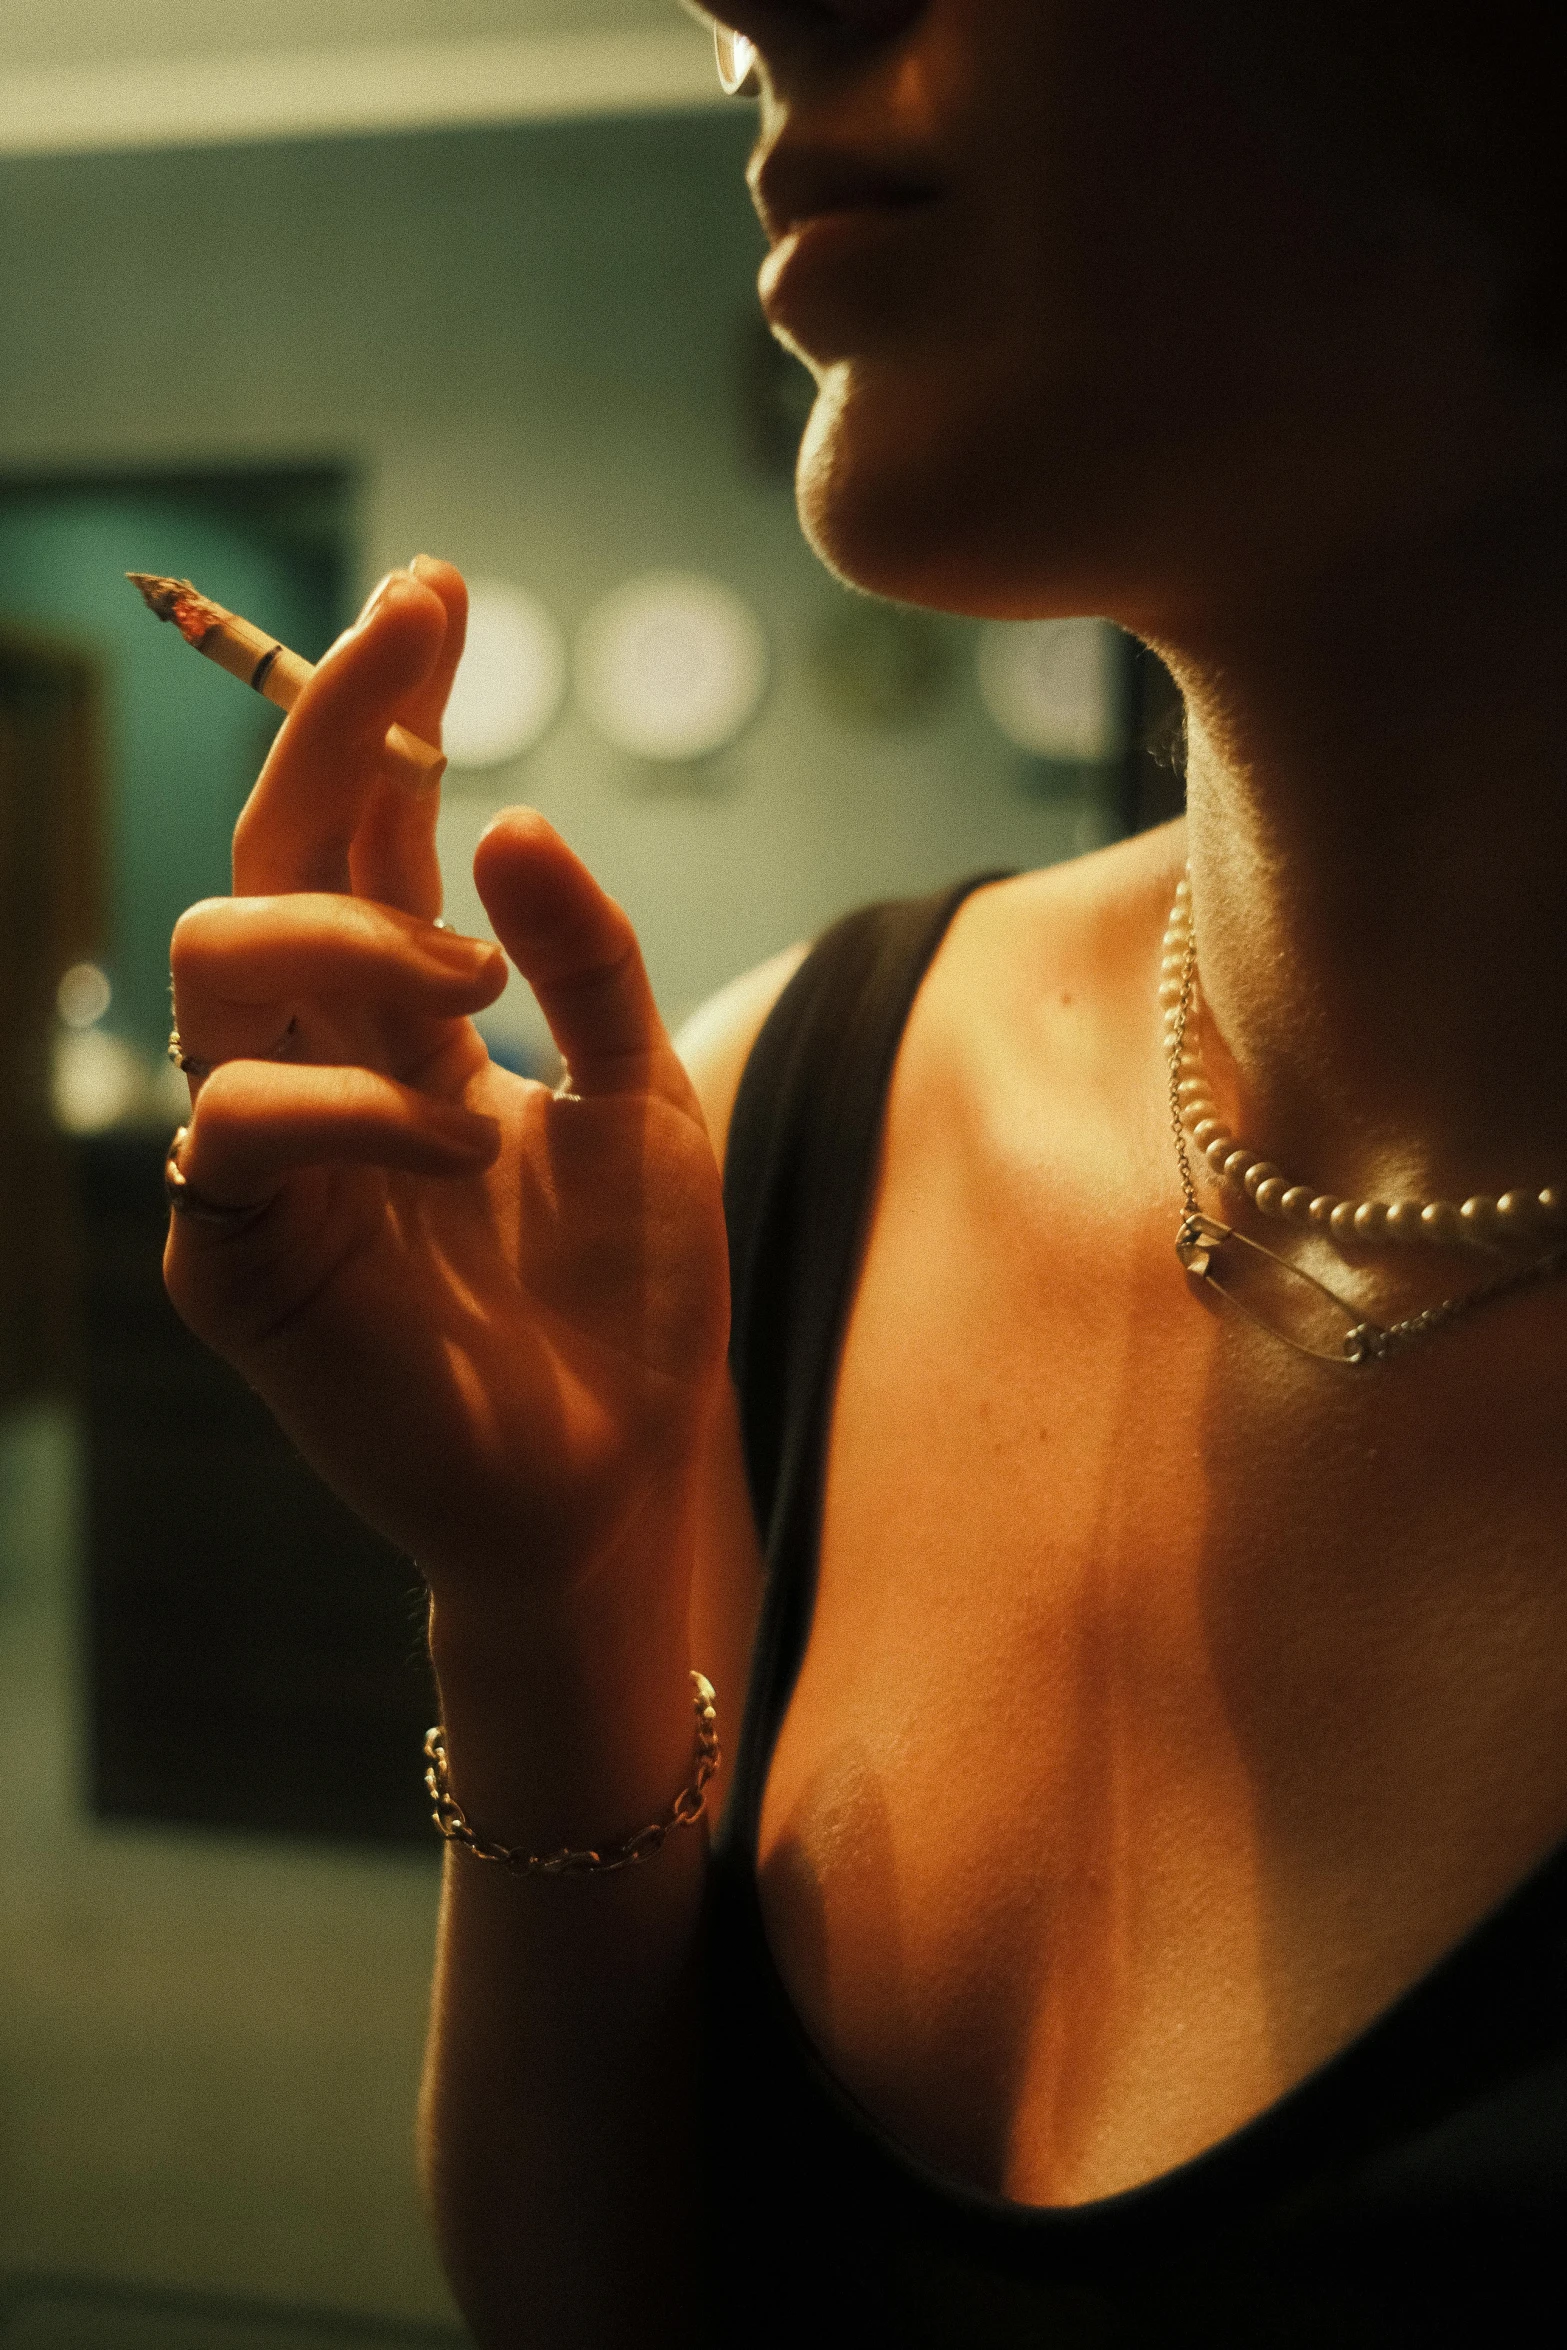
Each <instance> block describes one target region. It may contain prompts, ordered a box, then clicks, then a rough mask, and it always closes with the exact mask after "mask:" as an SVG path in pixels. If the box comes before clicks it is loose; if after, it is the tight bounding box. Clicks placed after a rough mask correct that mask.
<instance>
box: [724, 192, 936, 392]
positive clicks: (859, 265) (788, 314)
mask: <svg viewBox="0 0 1567 2350" xmlns="http://www.w3.org/2000/svg"><path fill="white" fill-rule="evenodd" d="M932 203H933V197H932V196H931V195H930V194H929V193H928V192H925V191H921V192H920V193H918V194H910V193H906V192H904V191H902V190H900V191H898V192H897V193H892V192H888V191H883V192H879V193H861V194H856V195H855V196H854V197H853V198H852V199H849V200H846V201H844V202H841V203H838V204H835V205H833V206H832V207H831V208H830V209H825V210H821V211H814V212H808V213H805V214H803V215H801V216H799V217H797V218H795V219H793V220H792V221H790V222H789V224H788V225H787V227H784V228H783V229H782V230H781V231H780V232H779V233H778V234H777V235H776V237H775V240H774V243H773V248H772V251H771V252H770V253H769V254H768V256H767V258H766V260H765V261H764V262H763V263H762V267H761V273H760V275H759V277H758V280H757V289H758V292H759V294H760V296H761V304H762V311H763V314H764V316H765V317H766V319H767V321H768V323H769V325H771V326H774V327H781V328H782V329H783V330H784V331H785V332H786V333H787V334H788V335H789V337H790V339H791V340H792V341H797V342H798V343H799V344H800V346H801V348H802V350H804V351H806V352H809V353H811V354H813V355H819V356H821V357H823V358H827V357H830V356H832V355H833V353H834V350H835V349H836V348H837V347H838V346H839V345H840V344H841V343H842V342H843V341H844V339H845V337H847V339H848V341H849V343H851V344H852V342H853V340H854V328H855V322H856V319H857V318H858V319H859V320H861V321H862V322H863V323H865V324H867V325H868V324H869V323H870V319H871V316H872V314H873V313H874V312H876V311H878V310H879V309H881V308H882V307H883V306H884V305H885V302H886V300H887V298H888V297H889V295H890V294H891V292H892V289H893V282H894V280H895V279H896V277H897V275H898V263H899V260H900V259H901V258H902V257H903V256H904V255H906V254H907V253H908V251H909V248H910V247H911V245H912V244H913V243H914V242H915V241H916V238H915V232H916V231H917V229H918V228H919V227H920V226H921V225H923V222H924V220H925V218H926V216H927V215H928V214H929V212H930V209H931V206H932Z"/></svg>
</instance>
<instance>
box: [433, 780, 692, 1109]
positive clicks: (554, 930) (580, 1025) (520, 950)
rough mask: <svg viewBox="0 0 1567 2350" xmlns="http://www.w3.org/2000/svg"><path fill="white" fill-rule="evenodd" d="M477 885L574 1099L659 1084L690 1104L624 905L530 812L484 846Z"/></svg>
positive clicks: (504, 818) (497, 828)
mask: <svg viewBox="0 0 1567 2350" xmlns="http://www.w3.org/2000/svg"><path fill="white" fill-rule="evenodd" d="M473 874H474V880H475V882H476V883H477V885H478V890H479V895H480V897H481V898H482V899H483V901H484V907H485V911H486V913H487V914H488V915H489V917H490V920H491V921H492V922H493V923H494V925H495V930H496V935H497V936H498V937H499V939H500V941H501V944H502V945H503V946H504V947H505V949H506V951H507V953H508V954H509V955H510V956H511V959H512V961H513V962H514V963H515V964H516V966H517V968H518V970H519V971H520V972H521V973H522V975H523V977H524V978H525V979H526V980H527V982H528V984H529V986H530V987H531V988H532V989H533V992H534V994H535V995H536V996H537V997H538V1000H539V1009H540V1010H541V1011H542V1012H543V1014H544V1017H545V1019H546V1020H547V1021H548V1022H549V1028H550V1034H551V1035H552V1036H553V1037H554V1039H555V1042H556V1044H557V1045H558V1046H559V1047H560V1052H561V1057H562V1059H563V1060H564V1061H565V1064H566V1068H567V1071H568V1073H569V1078H570V1083H571V1087H572V1090H573V1091H574V1092H576V1093H581V1094H589V1093H616V1092H622V1091H624V1090H626V1089H627V1088H628V1087H636V1086H653V1087H656V1088H658V1089H659V1090H667V1091H668V1092H669V1093H670V1095H671V1096H672V1097H674V1096H676V1095H678V1096H679V1097H680V1098H682V1099H683V1098H684V1095H685V1088H684V1086H683V1083H682V1082H681V1081H680V1079H679V1078H678V1075H677V1072H678V1067H679V1065H678V1063H676V1062H675V1059H674V1055H673V1052H672V1051H671V1049H670V1046H669V1040H668V1037H667V1035H666V1034H665V1030H664V1024H663V1021H662V1020H661V1019H660V1018H659V1014H658V1007H657V1005H656V1004H655V1002H654V1000H653V991H652V989H651V987H650V986H649V985H648V979H647V973H646V971H645V970H644V969H643V967H642V955H641V951H640V949H639V948H638V946H637V941H636V934H635V932H634V931H633V930H632V927H631V924H630V922H629V921H628V920H627V918H626V916H625V914H624V913H623V912H622V910H621V908H620V907H619V906H617V905H616V904H615V901H614V900H613V898H610V897H606V895H605V894H604V892H603V890H601V889H600V888H599V885H598V883H597V882H596V881H595V880H594V878H593V876H592V874H591V873H590V872H589V871H588V869H587V867H586V866H585V865H584V864H583V863H582V861H581V859H580V858H578V857H575V856H573V854H572V852H571V850H570V849H568V848H567V846H566V844H565V842H564V841H563V840H562V839H561V837H560V835H559V833H557V832H556V831H555V830H554V829H553V827H552V826H550V825H549V824H547V823H546V822H545V820H544V818H543V817H542V816H540V815H538V814H537V813H536V812H535V811H534V810H533V809H531V808H510V809H508V810H507V811H506V812H505V814H504V815H501V816H498V817H497V818H496V820H495V822H494V823H493V824H492V825H491V826H490V827H489V829H488V831H487V832H485V833H484V834H483V836H482V837H481V839H480V842H479V846H478V849H477V851H476V852H475V855H474V861H473Z"/></svg>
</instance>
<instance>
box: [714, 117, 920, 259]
mask: <svg viewBox="0 0 1567 2350" xmlns="http://www.w3.org/2000/svg"><path fill="white" fill-rule="evenodd" d="M747 176H748V178H749V180H750V183H751V196H752V200H753V202H754V203H755V205H756V209H757V211H758V212H759V213H760V214H761V216H762V226H763V227H764V228H765V229H766V231H767V234H768V236H769V237H770V238H771V239H772V242H773V243H774V244H775V245H776V244H777V243H778V241H779V239H780V238H781V237H786V236H787V235H788V234H789V231H790V230H791V229H793V228H798V227H799V225H800V223H801V222H802V221H805V220H816V219H819V218H820V217H821V215H822V214H823V213H827V212H853V211H857V210H859V209H860V207H861V206H864V205H879V204H885V205H896V204H917V203H920V202H921V201H922V200H924V199H926V198H928V197H931V196H934V195H935V193H936V189H935V186H934V184H933V183H932V181H931V178H930V175H929V173H928V172H925V171H922V170H921V169H920V168H919V166H918V165H917V164H914V163H908V162H902V161H897V160H892V159H886V158H879V157H874V156H867V155H851V154H847V153H845V152H843V151H841V150H839V149H836V148H830V147H791V146H789V145H788V144H787V143H786V142H780V143H779V144H777V145H776V146H773V147H770V148H768V149H767V150H766V151H765V152H764V153H763V154H762V155H760V156H759V157H758V158H757V160H756V161H755V162H754V163H753V164H752V166H751V169H750V172H749V173H748V175H747Z"/></svg>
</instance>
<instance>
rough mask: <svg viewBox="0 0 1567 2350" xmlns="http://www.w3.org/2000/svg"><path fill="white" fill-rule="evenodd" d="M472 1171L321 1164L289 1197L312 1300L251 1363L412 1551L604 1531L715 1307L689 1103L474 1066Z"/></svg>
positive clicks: (713, 1195)
mask: <svg viewBox="0 0 1567 2350" xmlns="http://www.w3.org/2000/svg"><path fill="white" fill-rule="evenodd" d="M467 1091H468V1096H469V1098H470V1100H474V1099H475V1097H477V1100H478V1101H479V1102H482V1103H483V1105H484V1107H485V1108H486V1109H487V1110H489V1111H490V1113H491V1114H492V1115H495V1116H497V1117H498V1118H499V1119H500V1121H501V1125H502V1131H503V1136H504V1140H503V1143H502V1148H501V1153H500V1156H499V1157H498V1159H497V1160H496V1162H495V1164H494V1165H493V1166H492V1167H491V1168H489V1169H488V1170H487V1171H486V1172H485V1173H484V1174H482V1175H479V1176H476V1177H474V1178H472V1179H470V1180H467V1181H461V1182H453V1181H438V1182H430V1181H426V1180H421V1179H420V1178H417V1177H410V1176H405V1175H391V1176H386V1175H383V1174H381V1173H379V1172H378V1171H373V1170H363V1169H347V1170H331V1169H324V1170H315V1171H312V1173H311V1174H310V1175H309V1176H308V1177H306V1178H302V1179H300V1180H299V1182H298V1183H297V1185H296V1187H295V1190H296V1197H294V1198H293V1199H292V1200H291V1201H290V1202H289V1203H288V1214H289V1221H290V1223H291V1224H292V1225H293V1228H294V1233H295V1240H294V1245H293V1246H292V1248H290V1249H289V1251H288V1252H287V1262H288V1281H289V1286H290V1288H291V1289H292V1290H294V1291H295V1292H296V1294H297V1296H298V1298H299V1300H300V1301H301V1302H300V1303H299V1305H298V1306H297V1308H295V1309H294V1310H293V1311H289V1310H288V1308H287V1306H286V1305H285V1303H284V1301H283V1300H282V1299H274V1300H272V1301H271V1303H272V1305H273V1307H274V1309H275V1308H278V1307H282V1309H283V1311H282V1314H281V1316H280V1318H278V1319H277V1320H276V1321H275V1322H274V1326H273V1328H272V1330H271V1332H270V1334H268V1335H265V1336H262V1335H261V1334H260V1333H258V1335H257V1340H256V1343H255V1347H254V1352H253V1353H250V1351H249V1350H248V1349H247V1353H248V1354H249V1359H248V1360H247V1361H246V1362H245V1364H244V1368H245V1369H246V1371H247V1374H248V1375H249V1376H250V1377H251V1378H252V1379H253V1380H254V1381H255V1384H256V1385H257V1386H258V1388H260V1390H261V1392H262V1393H263V1394H264V1395H266V1396H267V1398H268V1400H269V1401H270V1402H271V1403H272V1404H273V1406H274V1409H276V1410H277V1412H278V1414H279V1416H280V1417H281V1418H282V1419H283V1420H284V1422H285V1424H286V1425H288V1426H289V1427H290V1430H291V1432H292V1433H293V1434H294V1435H295V1437H296V1440H297V1441H299V1443H300V1444H301V1447H302V1449H303V1450H304V1451H305V1452H306V1453H307V1455H308V1456H309V1457H310V1458H312V1460H313V1461H314V1462H315V1464H316V1466H317V1467H318V1468H319V1469H320V1471H321V1472H322V1474H323V1475H324V1476H325V1477H326V1478H327V1480H328V1481H329V1482H330V1483H332V1484H333V1485H335V1486H336V1487H337V1488H338V1489H339V1490H340V1491H341V1492H342V1493H343V1494H344V1496H345V1498H346V1499H347V1500H349V1501H350V1502H352V1503H353V1504H354V1506H355V1507H356V1508H358V1509H359V1510H360V1511H361V1512H362V1513H363V1514H364V1515H366V1516H367V1517H369V1518H371V1519H372V1520H373V1521H374V1522H375V1523H376V1524H378V1525H379V1526H381V1528H382V1529H383V1531H384V1532H386V1533H387V1534H389V1535H390V1536H391V1537H392V1538H393V1539H394V1540H395V1541H397V1542H398V1543H400V1544H401V1545H402V1546H403V1547H405V1548H407V1549H408V1550H409V1551H411V1552H412V1553H413V1554H414V1555H416V1556H420V1555H424V1556H428V1555H431V1554H432V1553H433V1552H435V1551H436V1550H437V1549H439V1550H440V1551H442V1552H443V1553H445V1554H452V1553H453V1552H457V1553H461V1554H465V1555H466V1554H470V1553H471V1554H473V1555H493V1554H494V1552H495V1549H496V1538H497V1532H498V1530H502V1529H505V1530H508V1531H509V1535H510V1538H511V1540H512V1541H513V1542H514V1543H515V1545H516V1548H517V1550H518V1552H519V1555H520V1556H522V1557H524V1558H525V1559H526V1562H527V1564H528V1566H529V1568H530V1569H533V1570H542V1569H544V1568H545V1567H546V1566H547V1565H548V1563H549V1561H550V1559H551V1557H552V1556H553V1554H554V1553H556V1552H557V1551H558V1550H559V1549H561V1548H562V1547H566V1548H569V1549H570V1550H572V1551H574V1552H579V1551H580V1550H581V1548H582V1547H583V1546H584V1545H586V1546H588V1547H590V1548H594V1549H597V1548H599V1547H600V1546H601V1544H602V1543H603V1541H604V1540H605V1539H606V1538H607V1536H608V1534H609V1532H610V1531H611V1530H610V1529H609V1528H608V1527H607V1526H604V1525H602V1524H595V1520H597V1519H599V1518H601V1517H602V1515H603V1514H604V1513H605V1512H606V1511H609V1510H612V1508H613V1506H614V1501H613V1497H614V1496H615V1495H616V1494H618V1493H621V1492H623V1491H624V1490H625V1487H626V1484H627V1481H628V1474H629V1473H630V1472H632V1471H633V1470H634V1469H635V1467H636V1465H637V1462H638V1460H639V1459H640V1460H644V1461H645V1460H648V1459H650V1458H651V1457H652V1456H653V1454H654V1452H655V1451H656V1448H657V1447H658V1446H659V1444H660V1443H661V1442H662V1441H665V1440H667V1439H668V1438H669V1437H671V1436H672V1435H674V1434H675V1433H676V1432H677V1431H678V1430H679V1429H680V1428H681V1427H682V1425H683V1424H688V1423H692V1422H694V1421H695V1420H696V1419H698V1418H699V1417H700V1414H701V1412H702V1410H703V1409H704V1407H705V1403H706V1400H707V1398H708V1397H709V1395H710V1393H711V1388H712V1382H713V1378H714V1375H715V1371H716V1368H717V1365H718V1362H719V1361H720V1360H721V1356H722V1348H723V1341H724V1332H725V1316H726V1305H727V1295H726V1266H725V1261H724V1255H723V1226H722V1211H721V1206H720V1202H719V1191H718V1176H717V1169H716V1167H715V1165H714V1162H713V1155H712V1151H711V1147H710V1145H709V1144H708V1141H707V1136H706V1133H705V1131H704V1130H703V1128H702V1126H701V1122H700V1118H699V1116H698V1115H696V1114H695V1111H694V1106H693V1107H690V1108H688V1107H685V1106H679V1105H676V1104H673V1103H671V1102H669V1101H668V1100H666V1099H663V1098H661V1097H659V1096H656V1095H650V1094H647V1093H629V1094H626V1095H624V1096H617V1097H614V1098H611V1099H593V1100H586V1101H584V1100H579V1099H573V1098H565V1099H562V1098H558V1097H557V1096H555V1095H554V1094H552V1093H551V1092H550V1091H549V1090H548V1089H547V1088H546V1087H544V1086H542V1085H537V1084H532V1083H528V1082H526V1081H523V1080H520V1079H517V1078H514V1077H511V1076H509V1075H508V1074H507V1073H506V1072H505V1071H502V1070H498V1069H494V1068H484V1069H482V1070H481V1071H480V1072H479V1073H478V1074H477V1076H475V1077H474V1078H472V1079H470V1080H469V1084H468V1088H467Z"/></svg>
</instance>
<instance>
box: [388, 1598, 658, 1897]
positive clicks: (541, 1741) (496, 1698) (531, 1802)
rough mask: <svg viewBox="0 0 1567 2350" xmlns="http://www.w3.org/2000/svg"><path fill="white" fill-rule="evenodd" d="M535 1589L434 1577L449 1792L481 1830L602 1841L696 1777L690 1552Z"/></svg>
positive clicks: (515, 1841)
mask: <svg viewBox="0 0 1567 2350" xmlns="http://www.w3.org/2000/svg"><path fill="white" fill-rule="evenodd" d="M664 1563H665V1564H666V1565H667V1567H668V1571H667V1572H662V1573H660V1574H657V1575H654V1576H651V1577H650V1576H648V1575H646V1574H645V1573H644V1574H641V1575H638V1576H636V1577H635V1579H633V1578H632V1577H631V1576H630V1575H629V1573H627V1572H625V1571H622V1572H620V1573H619V1574H614V1575H612V1574H609V1573H607V1572H605V1573H601V1574H594V1575H592V1576H584V1577H582V1578H580V1579H579V1580H578V1581H576V1582H575V1583H573V1585H572V1586H571V1587H570V1588H569V1589H564V1590H552V1591H549V1592H547V1593H541V1592H539V1591H536V1590H534V1589H532V1588H525V1589H523V1590H521V1591H519V1590H517V1589H516V1588H515V1587H514V1586H513V1587H510V1588H508V1587H506V1586H505V1585H501V1586H499V1587H498V1588H497V1587H496V1586H491V1587H490V1588H489V1589H488V1590H487V1591H485V1592H484V1593H482V1594H481V1593H476V1592H475V1591H474V1589H473V1587H472V1585H471V1584H470V1583H468V1582H467V1581H466V1579H465V1580H464V1581H463V1582H462V1583H461V1584H460V1585H458V1586H457V1588H455V1589H453V1590H441V1589H437V1590H436V1591H435V1592H434V1593H432V1597H431V1604H430V1653H431V1659H432V1662H433V1663H434V1666H435V1674H436V1681H437V1685H438V1688H439V1695H440V1719H441V1723H442V1727H443V1729H444V1733H445V1742H446V1751H447V1757H448V1773H449V1781H450V1787H451V1792H452V1794H453V1796H454V1797H455V1798H456V1800H457V1802H458V1803H459V1804H460V1805H461V1806H462V1809H463V1811H464V1812H465V1813H466V1814H467V1816H468V1818H469V1820H470V1821H471V1823H472V1824H473V1827H474V1828H475V1830H476V1832H477V1833H478V1834H479V1835H480V1836H481V1837H482V1838H483V1839H484V1840H485V1841H488V1842H492V1843H501V1844H506V1845H513V1846H524V1847H526V1849H527V1850H529V1851H530V1852H542V1851H555V1850H558V1849H560V1848H561V1847H563V1846H579V1845H588V1846H592V1847H594V1848H597V1849H602V1848H604V1847H605V1846H607V1845H610V1844H613V1843H616V1842H618V1841H619V1840H620V1839H621V1838H622V1837H623V1836H625V1835H628V1834H632V1833H634V1832H635V1831H637V1830H638V1829H640V1828H641V1827H643V1826H644V1825H646V1823H647V1822H648V1821H650V1820H652V1819H654V1818H655V1817H657V1816H659V1815H661V1813H662V1812H663V1811H664V1810H665V1809H666V1808H667V1806H668V1805H669V1803H670V1802H671V1800H672V1799H673V1797H674V1796H675V1795H676V1793H677V1792H678V1791H679V1790H680V1789H681V1788H683V1787H684V1786H685V1785H686V1784H687V1782H688V1780H689V1778H690V1775H691V1761H692V1751H693V1747H692V1739H693V1732H692V1721H693V1715H692V1683H691V1679H690V1674H691V1669H692V1667H693V1666H695V1665H699V1664H700V1659H697V1658H694V1657H693V1656H692V1655H691V1654H690V1653H689V1650H690V1635H689V1628H688V1623H687V1615H688V1607H689V1587H690V1566H689V1553H688V1552H686V1553H683V1554H682V1557H681V1559H680V1561H679V1562H678V1565H677V1564H675V1563H674V1562H664Z"/></svg>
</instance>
